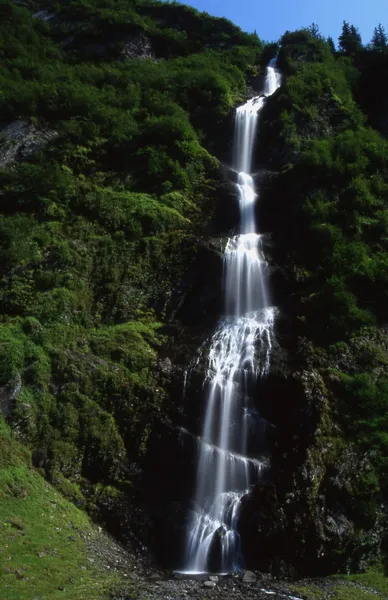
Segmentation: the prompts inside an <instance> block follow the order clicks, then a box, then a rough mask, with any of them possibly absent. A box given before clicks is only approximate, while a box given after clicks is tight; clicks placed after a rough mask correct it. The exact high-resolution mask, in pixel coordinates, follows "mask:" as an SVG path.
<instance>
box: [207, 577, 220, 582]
mask: <svg viewBox="0 0 388 600" xmlns="http://www.w3.org/2000/svg"><path fill="white" fill-rule="evenodd" d="M218 580H219V577H218V575H209V581H213V582H215V583H217V581H218Z"/></svg>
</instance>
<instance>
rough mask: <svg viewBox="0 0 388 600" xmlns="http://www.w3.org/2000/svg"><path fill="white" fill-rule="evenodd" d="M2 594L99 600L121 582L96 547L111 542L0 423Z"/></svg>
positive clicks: (16, 599)
mask: <svg viewBox="0 0 388 600" xmlns="http://www.w3.org/2000/svg"><path fill="white" fill-rule="evenodd" d="M0 504H1V519H0V556H1V574H0V595H1V597H2V598H7V599H9V600H19V599H20V598H23V599H25V600H28V599H31V600H32V599H33V598H41V599H42V600H49V599H51V598H62V597H63V594H64V592H65V593H66V597H67V598H74V599H77V600H82V599H84V600H94V599H95V600H98V599H99V598H101V597H103V595H104V593H108V592H109V590H111V589H112V588H113V587H114V586H115V585H116V584H117V583H118V582H119V581H120V577H119V574H118V573H115V572H113V570H112V572H110V570H109V569H106V568H105V566H102V565H101V564H100V560H99V559H98V556H96V555H95V553H94V552H93V551H92V547H93V545H97V544H98V545H100V546H101V547H104V545H106V546H108V544H109V540H108V539H106V538H105V535H104V534H101V533H99V532H98V531H97V529H96V528H95V527H94V526H92V525H91V523H90V521H89V520H88V518H87V516H86V515H85V513H84V512H82V511H80V510H79V509H77V508H76V507H75V506H74V505H73V504H72V503H71V502H69V501H67V500H65V499H64V498H63V497H62V496H61V494H60V493H58V492H57V491H56V490H55V489H54V488H53V487H52V486H51V485H50V484H48V483H47V482H46V481H45V480H44V479H43V478H42V477H41V476H40V475H38V473H37V472H35V471H34V470H33V469H32V468H31V465H30V456H29V453H28V451H26V449H25V448H24V447H23V446H21V445H20V444H19V443H18V442H17V441H16V440H15V439H14V437H13V435H12V433H11V432H10V430H9V428H8V427H7V426H6V425H5V424H4V421H3V420H2V419H0Z"/></svg>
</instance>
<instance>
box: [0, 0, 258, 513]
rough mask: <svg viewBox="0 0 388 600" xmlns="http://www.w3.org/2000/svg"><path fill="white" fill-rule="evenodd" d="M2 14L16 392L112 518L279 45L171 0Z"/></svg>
mask: <svg viewBox="0 0 388 600" xmlns="http://www.w3.org/2000/svg"><path fill="white" fill-rule="evenodd" d="M39 10H43V18H39V14H40V13H38V17H37V18H34V17H33V14H34V13H35V12H38V11H39ZM0 17H1V18H0V55H1V67H0V90H1V92H0V111H1V114H2V121H3V123H4V125H8V128H7V129H6V132H5V133H3V135H2V136H1V138H0V167H1V168H0V197H1V205H2V213H3V214H2V216H1V220H0V256H1V268H2V272H1V278H2V279H1V292H0V302H1V306H2V308H3V315H2V318H1V323H0V386H1V388H2V398H3V397H4V402H3V401H2V405H1V408H2V409H3V411H4V414H5V415H6V417H7V419H8V421H9V423H10V424H12V426H13V427H14V429H15V431H17V432H18V436H19V438H20V440H21V441H23V443H24V444H25V445H26V447H27V448H29V449H30V451H31V453H32V461H33V465H34V466H35V467H37V468H39V469H40V472H41V473H42V474H43V475H44V476H45V477H46V478H47V479H48V480H49V481H50V482H52V483H54V484H55V485H56V486H57V488H58V489H60V490H61V492H62V493H63V494H64V495H65V496H67V497H68V498H69V499H71V500H73V501H74V502H75V503H76V505H77V506H79V507H83V508H86V509H87V510H88V511H89V512H91V513H92V514H93V515H95V516H96V517H98V516H99V517H101V518H102V514H101V513H102V512H103V513H104V518H107V511H106V510H105V508H106V507H107V506H109V507H110V508H111V507H112V506H114V505H115V503H120V502H121V503H123V502H124V501H123V498H124V497H125V498H126V500H125V501H126V502H129V497H130V496H131V495H132V494H133V493H134V490H133V487H134V486H133V481H132V475H131V468H130V466H131V464H132V463H136V464H138V463H139V462H141V460H142V458H143V456H144V454H145V451H146V447H147V439H148V436H149V434H150V432H151V431H152V424H153V423H154V422H155V421H157V420H159V419H160V417H161V407H162V403H163V400H164V398H165V392H164V391H163V389H162V387H161V386H160V385H159V384H158V381H157V378H156V375H155V363H156V357H157V351H158V349H159V348H160V346H161V344H162V343H163V341H164V338H163V335H161V333H160V331H161V326H162V325H163V322H164V321H165V320H166V317H167V316H168V314H169V311H171V310H172V308H173V307H172V306H170V304H169V303H170V297H171V290H173V289H174V288H176V287H177V286H179V282H180V281H181V280H182V279H183V277H184V275H185V273H186V271H187V270H188V268H189V267H190V265H191V263H192V262H193V261H194V260H195V256H196V252H197V246H196V240H197V239H198V234H203V232H204V229H205V227H206V224H207V223H208V222H209V221H210V220H211V218H212V214H213V211H214V206H215V199H216V198H217V194H218V193H219V191H218V187H219V185H220V168H219V162H218V159H217V158H216V157H215V153H217V154H219V153H220V152H219V149H222V150H224V149H225V148H226V147H227V146H228V144H229V143H230V138H231V115H232V114H233V110H234V107H235V105H236V104H237V103H238V102H240V101H241V100H242V99H243V97H244V95H245V94H246V77H247V76H248V75H249V76H254V75H256V74H257V73H259V71H260V67H259V66H258V65H259V58H260V55H261V51H262V44H261V42H260V41H259V40H258V38H257V36H256V35H248V34H245V33H243V32H241V31H240V30H239V29H238V28H237V27H235V26H234V25H232V24H231V23H230V22H228V21H227V20H225V19H215V18H212V17H210V16H209V15H207V14H203V13H199V12H198V11H195V10H193V9H189V8H187V7H185V6H181V5H178V4H175V3H171V4H169V3H164V2H158V1H154V0H151V1H149V2H148V1H142V0H136V1H132V0H121V1H120V2H119V3H117V2H116V3H112V2H111V1H106V0H96V1H95V2H92V3H90V2H84V1H83V0H71V1H70V0H69V1H68V2H52V1H47V2H31V3H29V5H28V8H24V7H20V6H16V5H15V4H14V3H13V2H11V1H10V0H0ZM45 19H46V20H45ZM12 128H14V129H12ZM18 128H19V129H18ZM20 128H21V130H22V134H21V137H22V140H21V141H20V137H18V135H19V134H18V135H17V134H16V133H15V131H16V132H17V131H19V130H20ZM28 136H30V137H28ZM27 138H28V143H27V142H26V141H25V140H26V139H27ZM31 138H32V140H31ZM42 139H43V142H42ZM23 142H25V144H26V148H27V149H26V150H25V152H26V154H25V155H23V154H22V155H20V154H18V150H16V151H15V148H16V147H18V144H19V145H20V144H23ZM31 143H32V150H33V151H31V150H29V148H30V147H31ZM22 147H23V148H24V146H22ZM12 149H13V150H14V155H13V154H12V152H11V154H9V152H10V150H12ZM23 152H24V150H23ZM10 156H11V158H10ZM34 481H35V479H34ZM31 485H32V484H31ZM42 485H43V483H42ZM108 512H109V511H108Z"/></svg>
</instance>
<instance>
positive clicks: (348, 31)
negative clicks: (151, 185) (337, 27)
mask: <svg viewBox="0 0 388 600" xmlns="http://www.w3.org/2000/svg"><path fill="white" fill-rule="evenodd" d="M338 41H339V46H340V48H341V50H343V52H345V54H346V55H348V56H349V55H350V54H355V52H357V51H358V50H360V49H361V47H362V41H361V35H360V32H359V31H358V29H357V28H356V27H355V26H354V25H349V23H348V22H347V21H344V22H343V25H342V33H341V35H340V36H339V38H338Z"/></svg>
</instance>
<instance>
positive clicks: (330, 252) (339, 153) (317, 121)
mask: <svg viewBox="0 0 388 600" xmlns="http://www.w3.org/2000/svg"><path fill="white" fill-rule="evenodd" d="M383 34H384V31H383V30H382V29H377V30H376V32H375V36H374V42H373V43H372V45H371V46H368V47H366V48H365V47H363V46H362V44H361V38H360V36H359V34H358V32H357V30H356V29H355V27H353V26H350V25H349V24H348V23H344V28H343V32H342V35H341V37H340V51H336V50H335V49H334V51H333V44H331V43H330V41H326V40H325V39H323V38H322V37H321V36H320V34H319V32H318V31H317V29H316V28H315V29H312V28H310V29H309V30H307V29H306V30H301V31H297V32H293V33H290V32H287V33H286V34H285V35H284V36H283V38H282V40H281V48H280V52H279V63H280V64H281V65H282V68H283V70H284V73H285V75H286V77H285V81H284V83H283V85H282V88H281V89H280V90H279V91H278V92H277V94H276V95H274V97H273V98H271V100H270V101H269V102H268V104H267V106H266V107H265V109H264V115H263V121H264V123H263V125H264V127H263V131H262V142H263V148H265V149H266V150H265V151H266V152H269V160H270V162H271V164H272V165H273V167H274V168H275V169H276V170H277V171H278V173H279V175H278V177H277V178H275V179H274V183H273V185H271V186H270V187H269V190H268V193H269V196H268V206H270V208H268V214H269V212H270V211H271V213H270V214H269V216H268V219H269V221H268V225H267V226H268V229H269V230H271V231H274V235H275V240H276V244H277V250H276V260H277V262H278V263H279V264H282V265H285V266H286V271H287V279H288V285H289V291H290V292H291V293H290V294H289V295H288V296H287V297H286V298H285V300H284V307H283V309H284V311H285V312H286V313H287V315H288V316H289V318H290V321H291V323H292V326H293V331H294V332H295V335H296V336H297V337H298V338H299V339H302V340H304V344H305V345H306V341H307V340H308V343H307V345H306V347H307V346H308V347H309V348H310V350H309V352H308V353H307V354H306V357H305V358H307V360H308V364H309V365H310V366H312V365H314V367H315V368H317V369H318V370H319V372H320V374H321V376H322V379H323V381H324V383H325V391H324V393H325V395H326V397H327V400H328V402H329V405H330V414H329V416H328V417H327V418H326V423H325V422H324V421H323V420H322V421H321V423H320V426H319V433H317V434H316V436H315V439H314V441H313V442H312V443H313V444H315V445H316V450H315V451H316V459H312V465H313V467H314V466H315V467H317V465H319V468H320V469H321V476H320V478H319V480H318V481H316V484H315V487H314V486H313V487H312V490H313V492H314V498H316V497H317V496H319V494H322V495H323V496H322V497H324V498H325V502H326V508H327V509H329V510H331V511H333V512H334V514H335V512H336V511H342V514H344V512H345V514H346V515H347V518H349V519H350V520H351V521H352V523H354V524H355V526H356V528H358V533H357V535H354V536H353V539H352V541H351V542H350V541H348V542H347V544H345V546H346V549H344V548H342V549H339V552H338V553H336V551H334V548H333V547H331V549H330V551H331V552H334V554H333V562H334V564H335V563H336V562H337V564H336V567H335V568H337V569H338V570H343V569H344V567H345V566H346V565H349V564H350V563H349V562H346V557H348V558H349V560H350V561H351V565H352V566H351V567H349V568H350V569H354V568H365V563H362V560H361V562H359V559H360V557H361V556H362V555H363V556H364V558H365V559H366V562H367V563H368V562H371V561H373V560H374V559H376V556H378V555H379V552H380V551H384V544H386V540H385V542H384V538H385V537H386V534H385V533H384V531H385V526H386V525H385V523H386V516H385V512H384V511H385V509H384V505H385V504H386V501H387V498H388V496H387V494H388V487H387V478H386V473H387V463H386V457H387V453H388V438H387V435H386V431H387V425H388V423H387V421H386V415H387V412H388V394H387V391H388V388H387V385H388V368H387V358H386V357H387V335H386V333H387V332H386V319H387V311H386V306H387V284H388V261H387V243H386V242H387V238H388V221H387V191H388V143H387V139H386V137H385V136H384V135H383V134H384V133H385V132H386V130H385V129H384V127H380V123H381V122H382V119H383V118H384V119H386V117H387V114H388V113H387V109H386V94H385V92H383V90H382V89H381V90H380V92H381V95H382V97H381V102H382V104H381V106H380V110H381V111H383V110H385V113H384V117H383V115H382V113H381V112H380V117H378V115H376V114H375V113H374V109H375V107H376V104H372V103H371V102H370V98H369V95H368V94H369V92H368V90H367V87H365V86H368V85H371V83H372V82H371V78H369V77H370V76H369V75H368V71H369V69H370V68H372V69H373V72H374V75H375V76H376V73H377V64H379V68H380V71H379V73H380V75H379V77H381V76H382V71H384V69H386V68H387V66H388V53H387V52H386V50H385V46H384V39H385V38H384V35H383ZM377 37H378V38H379V40H380V41H378V40H377ZM367 81H368V83H367ZM375 92H376V90H374V93H375ZM384 94H385V95H384ZM384 103H385V104H384ZM383 105H384V106H385V108H384V109H383ZM272 215H274V217H272ZM322 432H324V433H325V434H326V435H327V436H328V437H327V439H326V441H325V440H324V439H323V438H322ZM325 444H326V446H325ZM333 444H334V447H335V448H337V452H334V453H333V452H329V451H327V450H326V448H330V447H333ZM341 447H342V448H348V450H349V451H350V452H353V453H354V454H353V458H352V463H353V465H355V464H357V465H359V466H358V468H357V471H358V472H357V476H356V471H355V472H354V474H352V475H350V474H349V481H348V482H347V483H346V484H345V485H344V486H343V487H344V489H342V490H341V492H340V491H339V490H338V489H335V486H334V487H333V479H334V477H339V478H342V480H346V476H345V474H344V473H345V471H343V472H342V474H341V475H340V474H339V473H340V472H341V468H342V469H349V468H350V467H344V466H342V467H341V463H342V465H344V463H345V462H346V459H345V454H344V451H343V450H341ZM323 451H325V454H322V452H323ZM311 452H312V453H311V454H310V456H314V450H312V451H311ZM314 460H315V463H314ZM350 469H351V468H350ZM342 543H343V542H342ZM343 561H344V562H343ZM352 561H353V562H352ZM361 564H362V567H361ZM356 565H358V567H356ZM349 593H350V592H349ZM338 594H339V595H338V597H341V598H345V597H348V596H346V591H342V592H338ZM349 597H353V596H349ZM354 597H355V596H354Z"/></svg>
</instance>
